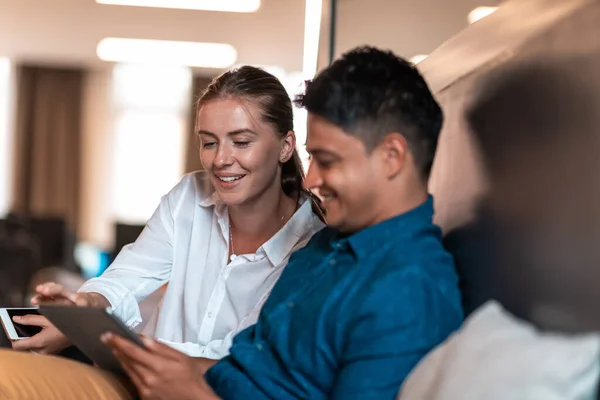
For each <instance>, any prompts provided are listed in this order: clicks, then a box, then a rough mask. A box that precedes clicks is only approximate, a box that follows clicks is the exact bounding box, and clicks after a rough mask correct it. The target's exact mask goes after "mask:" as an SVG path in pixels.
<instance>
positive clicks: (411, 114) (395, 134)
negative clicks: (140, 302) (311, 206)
mask: <svg viewBox="0 0 600 400" xmlns="http://www.w3.org/2000/svg"><path fill="white" fill-rule="evenodd" d="M297 104H298V105H300V106H302V107H305V108H306V109H307V110H308V114H309V117H308V141H307V150H308V151H309V153H310V154H311V157H312V161H311V164H310V168H309V171H308V173H307V178H306V184H307V186H308V187H309V188H310V189H312V190H314V191H315V192H316V193H317V194H318V195H319V197H320V198H321V199H322V202H323V207H324V208H325V211H326V220H327V224H328V225H329V227H328V228H326V229H324V230H323V231H321V232H319V233H318V234H316V235H315V236H314V237H313V239H312V240H311V241H310V242H309V244H308V245H307V246H306V247H305V248H304V249H302V250H300V251H298V252H296V253H294V254H293V255H292V257H291V258H290V261H289V264H288V266H287V267H286V269H285V271H284V273H283V274H282V276H281V278H280V280H279V281H278V283H277V284H276V286H275V288H274V289H273V291H272V293H271V295H270V297H269V299H268V300H267V302H266V303H265V305H264V307H263V309H262V311H261V315H260V317H259V320H258V322H257V323H256V325H254V326H253V327H250V328H249V329H247V330H245V331H243V332H241V333H240V334H239V335H238V336H237V337H236V338H235V339H234V342H233V346H232V347H231V353H230V355H229V356H228V357H226V358H224V359H223V360H221V361H220V362H218V363H217V364H216V365H215V366H213V367H212V368H210V369H209V370H208V372H207V373H206V375H205V378H206V381H202V382H200V383H198V382H197V381H196V382H192V381H193V379H191V378H189V377H190V376H192V375H193V373H190V372H189V371H193V370H194V367H193V366H190V367H189V368H181V367H177V365H179V366H181V365H184V364H186V362H187V363H190V364H193V363H192V362H190V361H185V359H184V356H177V354H176V352H175V351H174V350H171V349H168V348H166V347H165V346H162V345H160V344H157V343H153V342H149V351H143V350H140V349H136V348H135V347H134V346H130V345H128V343H126V342H124V341H122V340H120V339H119V338H114V337H110V338H108V343H109V344H111V346H113V347H114V348H115V349H116V350H117V354H118V355H119V357H120V358H121V360H122V362H123V364H124V365H125V367H126V368H127V370H128V371H133V374H134V375H133V376H134V382H135V383H136V385H137V386H138V388H139V389H140V392H141V393H142V395H144V396H147V397H148V398H169V397H172V398H174V397H177V398H182V397H183V396H186V397H189V398H214V397H217V396H218V397H220V398H224V399H238V398H240V399H241V398H243V399H261V398H275V399H281V400H283V399H296V398H311V399H319V398H343V399H354V398H356V399H370V398H373V399H385V398H389V399H391V398H393V397H394V396H395V395H396V393H397V392H398V390H399V388H400V386H401V384H402V382H403V381H404V379H405V377H406V376H407V375H408V373H409V372H410V371H411V370H412V369H413V367H414V366H415V365H416V364H417V363H418V362H419V360H420V359H421V358H423V357H424V356H425V355H426V354H427V353H428V352H429V351H430V350H431V349H433V348H434V347H435V346H436V345H438V344H439V343H441V342H442V341H443V340H444V339H445V338H446V337H447V336H448V335H449V334H450V333H451V332H453V331H454V330H456V329H457V328H458V327H459V326H460V324H461V322H462V308H461V301H460V294H459V291H458V286H457V285H458V283H457V280H458V279H457V276H456V274H455V270H454V265H453V261H452V257H451V256H450V255H449V254H448V253H447V252H446V251H445V250H444V249H443V247H442V244H441V232H440V229H439V228H438V227H437V226H435V225H434V224H433V222H432V215H433V200H432V198H431V197H430V196H428V193H427V180H428V176H429V172H430V169H431V166H432V162H433V158H434V154H435V149H436V144H437V140H438V135H439V132H440V128H441V125H442V111H441V109H440V107H439V106H438V104H437V103H436V101H435V100H434V98H433V96H432V94H431V93H430V91H429V89H428V87H427V85H426V83H425V81H424V80H423V78H422V77H421V76H420V75H419V73H418V71H417V70H416V69H415V68H414V66H413V65H411V64H409V63H408V62H406V61H404V60H403V59H401V58H398V57H396V56H395V55H393V54H392V53H389V52H383V51H380V50H377V49H375V48H371V47H364V48H359V49H356V50H353V51H351V52H349V53H347V54H345V55H344V56H343V57H342V58H341V59H340V60H338V61H336V62H335V63H333V65H331V66H330V67H329V68H327V69H326V70H324V71H323V72H321V73H320V74H319V75H318V76H317V77H316V78H315V79H314V80H313V81H312V82H309V83H308V84H307V87H306V93H305V94H304V95H303V96H300V97H299V98H298V99H297ZM153 357H154V358H153ZM161 357H162V358H161ZM178 357H179V358H180V359H179V358H178ZM169 365H171V366H172V368H169ZM197 366H198V363H196V367H197ZM201 370H202V368H201V367H200V368H197V369H196V371H201ZM169 371H171V372H169ZM185 371H188V372H185ZM207 384H208V385H207ZM177 387H178V388H180V389H179V390H177V389H175V388H177ZM169 388H170V389H169Z"/></svg>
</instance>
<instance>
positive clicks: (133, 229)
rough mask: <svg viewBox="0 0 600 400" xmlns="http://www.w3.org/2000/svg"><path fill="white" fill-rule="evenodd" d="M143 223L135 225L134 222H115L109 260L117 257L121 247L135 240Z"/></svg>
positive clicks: (142, 227) (141, 229) (142, 228)
mask: <svg viewBox="0 0 600 400" xmlns="http://www.w3.org/2000/svg"><path fill="white" fill-rule="evenodd" d="M144 226H145V225H135V224H124V223H120V222H117V223H116V224H115V246H114V247H113V251H112V254H111V262H112V261H114V259H115V258H116V257H117V254H119V252H120V251H121V249H122V248H123V247H124V246H126V245H128V244H130V243H133V242H135V240H136V239H137V238H138V236H140V233H142V231H143V230H144Z"/></svg>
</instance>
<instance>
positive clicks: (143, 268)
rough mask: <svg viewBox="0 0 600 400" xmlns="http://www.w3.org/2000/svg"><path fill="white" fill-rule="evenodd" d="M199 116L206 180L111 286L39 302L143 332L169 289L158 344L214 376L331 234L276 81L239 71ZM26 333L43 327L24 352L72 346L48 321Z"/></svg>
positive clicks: (114, 273) (185, 187)
mask: <svg viewBox="0 0 600 400" xmlns="http://www.w3.org/2000/svg"><path fill="white" fill-rule="evenodd" d="M196 109H197V119H196V128H197V135H198V138H199V143H200V149H199V156H200V160H201V162H202V165H203V166H204V168H205V171H202V172H195V173H192V174H188V175H186V176H184V177H183V179H182V180H181V181H180V182H179V184H177V185H176V186H175V187H174V188H173V189H172V190H171V191H170V192H169V193H168V194H167V195H166V196H164V197H163V198H162V200H161V202H160V205H159V206H158V209H157V210H156V212H155V213H154V215H153V216H152V217H151V218H150V220H149V221H148V223H147V225H146V228H145V229H144V231H143V232H142V233H141V235H140V236H139V238H138V239H137V240H136V241H135V243H133V244H131V245H128V246H126V247H125V248H124V249H123V250H122V251H121V252H120V253H119V255H118V256H117V258H116V259H115V261H114V262H113V263H112V265H111V266H110V267H109V268H108V269H107V271H106V272H104V273H103V274H102V275H101V276H100V277H98V278H94V279H91V280H89V281H88V282H86V283H85V284H84V285H83V287H81V289H80V290H79V291H78V292H77V293H72V292H68V291H66V290H65V289H64V288H63V287H62V286H61V285H58V284H56V283H46V284H42V285H40V286H38V287H37V288H36V290H37V293H38V294H37V296H36V297H35V298H34V299H33V300H32V302H33V303H34V304H42V303H62V304H68V305H76V306H91V307H109V306H110V307H112V309H113V312H114V314H115V315H116V316H118V317H119V318H120V319H121V320H123V321H124V322H125V323H126V325H127V326H129V327H131V328H133V327H135V326H136V325H137V324H139V323H140V322H141V315H140V309H139V305H138V304H139V302H140V301H142V300H143V299H144V298H146V297H147V296H149V295H150V294H151V293H153V292H155V291H156V290H157V289H158V288H160V287H162V286H163V285H164V284H166V283H168V287H167V289H166V292H165V294H164V299H163V301H162V304H161V307H160V310H159V312H158V318H157V321H156V329H155V337H156V338H157V339H158V340H160V341H161V342H163V343H166V344H168V345H169V346H172V347H174V348H176V349H178V350H180V351H182V352H184V353H186V354H189V355H191V356H196V357H202V358H198V360H203V362H208V365H210V362H211V361H210V360H208V359H212V360H216V359H219V358H221V357H223V356H225V355H226V354H227V353H228V350H229V346H230V345H231V340H232V338H233V336H234V334H235V333H236V332H238V331H240V330H241V329H243V328H245V327H247V326H250V325H252V324H253V323H254V322H255V321H256V318H257V316H258V310H259V309H260V307H261V306H262V303H263V302H264V300H265V298H266V296H267V295H268V293H269V291H270V290H271V288H272V287H273V285H274V284H275V282H276V281H277V279H278V278H279V276H280V274H281V272H282V269H283V268H284V266H285V264H286V263H287V259H288V257H289V254H290V253H291V252H292V251H293V250H296V249H298V248H300V247H302V246H304V245H305V244H306V242H307V241H308V240H309V239H310V237H311V236H312V235H313V234H314V233H315V232H317V231H318V230H320V229H321V228H322V227H323V226H324V224H323V222H322V221H321V220H320V211H319V208H318V206H317V205H316V203H315V201H317V200H316V199H314V198H313V197H312V195H311V194H310V193H309V192H308V191H306V190H304V189H303V180H304V173H303V169H302V165H301V163H300V159H299V156H298V154H297V152H296V147H295V146H296V138H295V135H294V132H293V115H292V102H291V100H290V98H289V96H288V95H287V93H286V91H285V89H284V87H283V86H282V84H281V83H280V82H279V80H278V79H277V78H275V77H274V76H273V75H271V74H269V73H267V72H265V71H263V70H261V69H258V68H254V67H250V66H244V67H241V68H239V69H233V70H230V71H228V72H225V73H224V74H222V75H221V76H219V77H217V78H215V79H214V80H213V82H212V83H211V84H210V85H209V86H208V88H207V89H206V90H205V91H204V92H203V93H202V95H201V96H200V98H199V99H198V101H197V107H196ZM15 322H18V323H19V324H24V325H36V326H41V327H43V330H42V332H41V333H39V334H37V335H35V336H33V337H31V338H29V339H24V340H20V341H18V342H14V343H13V344H12V347H13V348H14V349H15V350H32V351H35V352H37V353H41V354H53V353H57V352H59V351H61V350H62V349H64V348H65V347H67V346H69V345H70V343H69V341H68V340H67V338H66V337H65V336H63V335H62V334H61V333H60V332H59V331H58V330H57V329H56V328H55V327H53V326H52V325H51V324H50V323H49V322H48V320H47V319H46V318H45V317H43V316H36V315H30V316H25V317H21V318H18V319H17V318H15Z"/></svg>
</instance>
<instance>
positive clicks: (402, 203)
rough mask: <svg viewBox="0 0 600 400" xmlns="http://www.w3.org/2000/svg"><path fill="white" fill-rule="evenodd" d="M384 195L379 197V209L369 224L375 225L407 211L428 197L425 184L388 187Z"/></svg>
mask: <svg viewBox="0 0 600 400" xmlns="http://www.w3.org/2000/svg"><path fill="white" fill-rule="evenodd" d="M389 189H390V190H387V191H386V192H385V193H386V195H385V196H382V197H381V198H380V202H379V206H380V211H379V212H378V213H376V214H375V218H374V220H373V222H372V223H371V224H370V225H375V224H378V223H380V222H383V221H385V220H388V219H390V218H394V217H397V216H399V215H402V214H404V213H407V212H409V211H410V210H413V209H415V208H417V207H418V206H420V205H421V204H423V203H424V202H425V201H426V200H427V198H428V197H429V193H428V192H427V185H425V184H413V185H411V187H400V188H398V189H397V190H394V189H393V188H389Z"/></svg>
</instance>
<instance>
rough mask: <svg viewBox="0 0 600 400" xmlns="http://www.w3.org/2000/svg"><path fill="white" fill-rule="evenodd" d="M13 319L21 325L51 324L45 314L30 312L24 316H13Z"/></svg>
mask: <svg viewBox="0 0 600 400" xmlns="http://www.w3.org/2000/svg"><path fill="white" fill-rule="evenodd" d="M13 321H14V322H16V323H17V324H21V325H31V326H41V327H46V326H48V325H50V322H49V321H48V319H47V318H46V317H44V316H43V315H37V314H28V315H23V316H15V317H13Z"/></svg>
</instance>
